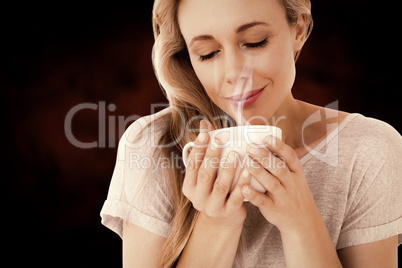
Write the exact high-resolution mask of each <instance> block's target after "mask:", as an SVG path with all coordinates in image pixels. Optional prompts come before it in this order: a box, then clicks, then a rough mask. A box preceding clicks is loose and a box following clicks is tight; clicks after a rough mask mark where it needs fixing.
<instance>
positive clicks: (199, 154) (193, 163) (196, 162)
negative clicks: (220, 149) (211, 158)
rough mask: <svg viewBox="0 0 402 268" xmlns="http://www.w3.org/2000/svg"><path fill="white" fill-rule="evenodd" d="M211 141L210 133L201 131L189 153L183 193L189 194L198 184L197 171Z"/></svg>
mask: <svg viewBox="0 0 402 268" xmlns="http://www.w3.org/2000/svg"><path fill="white" fill-rule="evenodd" d="M208 141H209V134H208V133H200V134H199V135H198V137H197V139H196V140H195V142H194V147H193V148H192V150H191V152H190V155H189V164H188V166H187V168H186V175H185V177H184V181H183V188H182V191H183V193H184V194H185V195H186V196H188V194H189V193H190V191H191V189H192V188H193V187H195V185H196V184H197V173H198V169H199V167H200V166H201V163H202V161H203V159H204V155H205V151H206V147H207V145H208Z"/></svg>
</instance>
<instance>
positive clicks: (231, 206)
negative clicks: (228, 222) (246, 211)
mask: <svg viewBox="0 0 402 268" xmlns="http://www.w3.org/2000/svg"><path fill="white" fill-rule="evenodd" d="M243 202H244V196H243V194H242V187H241V186H240V185H236V187H235V188H234V189H233V191H232V192H231V193H230V195H229V198H228V201H227V202H226V210H227V211H228V212H230V211H237V210H238V209H239V208H240V207H241V206H242V205H243Z"/></svg>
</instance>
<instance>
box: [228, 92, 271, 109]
mask: <svg viewBox="0 0 402 268" xmlns="http://www.w3.org/2000/svg"><path fill="white" fill-rule="evenodd" d="M264 89H265V87H264V88H262V89H257V90H252V91H249V92H246V93H243V94H239V95H235V96H232V97H230V98H228V100H229V101H230V102H231V103H232V104H234V105H235V106H236V107H239V106H241V107H243V108H245V107H248V106H250V105H253V104H254V103H255V102H256V101H257V100H258V98H259V97H260V95H261V93H262V92H263V90H264Z"/></svg>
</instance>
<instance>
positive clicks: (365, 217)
mask: <svg viewBox="0 0 402 268" xmlns="http://www.w3.org/2000/svg"><path fill="white" fill-rule="evenodd" d="M356 146H357V150H356V152H357V153H356V155H355V157H354V161H355V163H354V167H353V171H352V175H351V176H352V177H351V184H350V189H349V196H348V201H347V206H346V214H345V218H344V222H343V225H342V228H341V232H340V236H339V240H338V244H337V249H341V248H345V247H349V246H355V245H361V244H366V243H371V242H375V241H379V240H383V239H386V238H389V237H392V236H395V235H398V236H399V244H401V242H402V235H401V234H402V195H401V193H402V165H401V159H402V138H401V136H400V135H399V133H398V132H397V131H396V130H394V129H393V128H392V127H391V126H389V125H387V124H385V123H383V125H381V126H380V127H379V128H378V129H377V130H376V131H373V133H368V134H367V136H362V137H360V141H359V143H358V144H356Z"/></svg>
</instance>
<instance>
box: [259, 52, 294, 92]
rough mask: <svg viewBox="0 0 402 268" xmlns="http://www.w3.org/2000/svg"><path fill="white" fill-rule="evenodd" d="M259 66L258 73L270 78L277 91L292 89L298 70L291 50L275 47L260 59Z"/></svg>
mask: <svg viewBox="0 0 402 268" xmlns="http://www.w3.org/2000/svg"><path fill="white" fill-rule="evenodd" d="M257 66H259V67H258V72H259V73H261V75H262V76H264V77H266V78H268V79H269V80H270V81H271V82H272V84H273V86H274V88H276V89H277V90H281V91H288V90H290V89H291V88H292V86H293V83H294V80H295V75H296V70H295V63H294V59H293V53H292V51H291V50H290V49H289V50H288V49H284V48H283V47H277V48H275V47H273V48H272V49H270V50H269V51H267V53H266V55H265V57H260V59H259V61H258V63H257Z"/></svg>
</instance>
